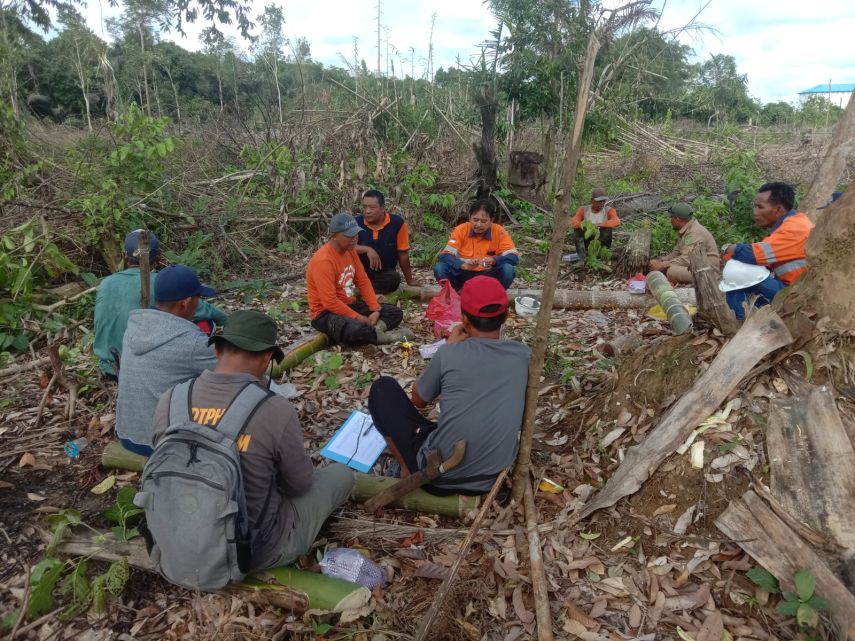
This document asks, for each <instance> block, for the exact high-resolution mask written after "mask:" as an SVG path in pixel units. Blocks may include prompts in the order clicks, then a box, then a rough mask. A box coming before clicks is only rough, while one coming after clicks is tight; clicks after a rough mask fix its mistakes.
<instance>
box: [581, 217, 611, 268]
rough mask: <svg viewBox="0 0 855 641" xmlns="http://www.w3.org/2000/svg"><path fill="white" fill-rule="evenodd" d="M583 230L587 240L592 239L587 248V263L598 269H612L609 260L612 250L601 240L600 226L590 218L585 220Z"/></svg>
mask: <svg viewBox="0 0 855 641" xmlns="http://www.w3.org/2000/svg"><path fill="white" fill-rule="evenodd" d="M582 231H583V232H584V234H585V240H590V241H591V242H590V244H589V245H588V247H587V249H586V250H585V264H586V265H587V266H588V267H589V268H591V269H595V270H598V271H610V269H611V268H610V267H609V265H608V262H609V261H610V260H611V259H612V252H611V250H610V249H609V248H608V247H605V246H603V244H602V243H601V242H600V230H599V228H598V227H597V226H596V225H595V224H594V223H592V222H591V221H590V220H583V221H582Z"/></svg>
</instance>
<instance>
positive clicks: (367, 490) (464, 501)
mask: <svg viewBox="0 0 855 641" xmlns="http://www.w3.org/2000/svg"><path fill="white" fill-rule="evenodd" d="M146 460H147V459H146V457H145V456H140V455H139V454H134V453H133V452H130V451H128V450H126V449H125V448H124V447H122V444H121V443H120V442H119V441H111V442H110V443H108V444H107V445H106V447H105V448H104V452H103V453H102V454H101V465H103V466H104V467H106V468H108V469H118V470H130V471H132V472H141V471H142V469H143V466H144V465H145V462H146ZM354 477H355V478H356V484H355V485H354V487H353V492H352V493H351V498H353V500H354V501H356V502H358V503H364V502H365V501H367V500H368V499H370V498H371V497H372V496H376V495H377V494H379V493H380V492H382V491H383V490H385V489H387V488H389V487H391V486H392V485H394V484H395V483H397V482H398V480H399V479H394V478H389V477H385V476H370V475H368V474H360V473H359V472H354ZM479 498H480V497H477V496H464V495H462V494H452V495H451V496H434V495H433V494H430V493H428V492H425V491H424V490H414V491H412V492H410V493H409V494H407V495H406V496H404V497H401V498H400V499H399V500H397V501H395V502H394V503H392V506H394V507H398V508H401V509H404V510H412V511H414V512H424V513H426V514H441V515H442V516H451V517H454V518H462V517H463V516H465V515H466V514H468V513H469V512H471V511H472V510H474V509H476V508H477V507H478V503H479Z"/></svg>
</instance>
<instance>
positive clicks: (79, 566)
mask: <svg viewBox="0 0 855 641" xmlns="http://www.w3.org/2000/svg"><path fill="white" fill-rule="evenodd" d="M87 570H88V568H87V564H86V559H78V561H77V563H75V564H74V566H73V567H72V570H71V572H69V573H68V574H67V575H66V577H65V580H64V581H63V583H62V589H61V590H60V592H61V593H62V595H63V596H65V597H66V598H70V599H71V601H70V602H69V603H68V604H67V605H66V606H65V607H64V608H63V610H62V616H63V618H66V619H70V618H72V617H75V616H77V615H78V614H80V613H81V612H83V611H84V610H85V609H86V608H88V607H89V603H90V602H91V601H92V586H91V585H90V583H89V577H88V575H87Z"/></svg>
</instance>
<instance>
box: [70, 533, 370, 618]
mask: <svg viewBox="0 0 855 641" xmlns="http://www.w3.org/2000/svg"><path fill="white" fill-rule="evenodd" d="M57 549H58V550H59V551H60V552H62V553H64V554H67V555H69V556H85V557H90V558H94V559H98V560H99V561H117V560H120V559H125V560H127V562H128V565H130V566H132V567H135V568H137V569H139V570H144V571H146V572H154V571H155V569H154V566H153V565H152V563H151V560H150V559H149V556H148V552H146V549H145V543H144V542H143V540H142V538H136V539H131V540H130V541H117V540H116V539H115V538H114V537H113V535H112V534H111V533H109V532H105V533H95V532H87V533H85V534H78V533H76V532H72V533H70V534H66V536H65V538H64V539H63V541H62V542H61V543H60V544H59V546H58V548H57ZM224 592H227V593H229V594H234V595H237V596H240V597H241V598H244V599H246V600H248V601H252V602H253V603H259V602H261V603H263V604H269V605H273V606H276V607H280V608H284V609H287V610H291V611H293V612H296V613H300V614H301V613H303V612H305V611H306V610H308V609H310V608H311V609H318V610H328V611H332V612H344V611H345V610H355V609H358V608H361V607H362V606H364V605H365V604H367V603H368V601H369V600H370V599H371V592H370V591H369V590H368V588H364V587H362V586H360V585H357V584H355V583H351V582H350V581H343V580H342V579H336V578H333V577H328V576H324V575H323V574H318V573H316V572H306V571H304V570H298V569H297V568H292V567H280V568H270V569H268V570H264V571H263V572H259V573H258V574H257V576H255V577H252V576H250V577H247V578H246V580H245V581H244V582H243V583H240V584H234V585H230V586H228V587H226V588H225V589H224Z"/></svg>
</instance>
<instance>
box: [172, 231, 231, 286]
mask: <svg viewBox="0 0 855 641" xmlns="http://www.w3.org/2000/svg"><path fill="white" fill-rule="evenodd" d="M212 238H213V237H212V236H211V234H206V233H204V232H201V231H197V232H195V233H193V234H191V235H190V236H188V237H187V244H186V246H185V247H184V251H182V252H180V253H178V252H174V251H169V250H167V251H165V252H163V255H164V256H166V257H167V258H168V259H169V260H170V261H171V262H173V263H180V264H182V265H187V266H188V267H190V268H192V269H193V270H195V271H196V273H197V274H198V275H199V276H200V277H206V276H208V275H210V274H211V272H213V271H217V270H219V268H220V267H221V266H222V263H221V261H220V258H219V254H218V253H217V252H212V251H211V239H212Z"/></svg>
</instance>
